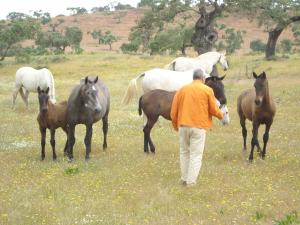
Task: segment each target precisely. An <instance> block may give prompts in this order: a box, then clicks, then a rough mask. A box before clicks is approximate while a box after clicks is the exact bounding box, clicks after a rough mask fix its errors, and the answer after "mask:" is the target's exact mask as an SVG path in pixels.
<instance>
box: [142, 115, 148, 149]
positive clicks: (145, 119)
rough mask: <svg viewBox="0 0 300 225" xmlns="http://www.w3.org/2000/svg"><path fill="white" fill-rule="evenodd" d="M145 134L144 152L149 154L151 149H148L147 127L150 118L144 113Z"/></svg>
mask: <svg viewBox="0 0 300 225" xmlns="http://www.w3.org/2000/svg"><path fill="white" fill-rule="evenodd" d="M143 125H144V126H143V132H144V152H145V153H149V148H148V138H147V135H146V132H147V131H146V129H147V128H146V126H147V125H148V117H147V115H146V114H145V113H143Z"/></svg>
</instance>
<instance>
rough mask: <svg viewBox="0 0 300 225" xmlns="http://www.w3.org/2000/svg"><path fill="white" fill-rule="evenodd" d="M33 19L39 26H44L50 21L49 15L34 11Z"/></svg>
mask: <svg viewBox="0 0 300 225" xmlns="http://www.w3.org/2000/svg"><path fill="white" fill-rule="evenodd" d="M33 17H34V18H36V19H38V20H40V21H41V24H43V25H45V24H47V23H49V22H50V21H51V16H50V13H48V12H43V11H42V10H38V11H34V12H33Z"/></svg>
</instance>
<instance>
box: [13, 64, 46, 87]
mask: <svg viewBox="0 0 300 225" xmlns="http://www.w3.org/2000/svg"><path fill="white" fill-rule="evenodd" d="M50 76H52V73H51V72H50V71H49V70H48V69H45V68H44V69H40V70H36V69H34V68H32V67H21V68H20V69H18V70H17V72H16V86H18V87H22V86H23V87H24V88H25V89H26V90H28V91H31V92H36V91H37V86H40V88H41V89H43V90H46V88H47V87H50V88H51V85H50V84H51V83H52V81H51V79H52V77H50Z"/></svg>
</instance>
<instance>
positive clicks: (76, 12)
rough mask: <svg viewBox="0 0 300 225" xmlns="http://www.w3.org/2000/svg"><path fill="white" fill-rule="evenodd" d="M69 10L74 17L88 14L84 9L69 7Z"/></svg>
mask: <svg viewBox="0 0 300 225" xmlns="http://www.w3.org/2000/svg"><path fill="white" fill-rule="evenodd" d="M67 10H69V11H71V13H72V16H74V15H82V14H86V13H88V11H87V10H86V9H85V8H83V7H69V8H67Z"/></svg>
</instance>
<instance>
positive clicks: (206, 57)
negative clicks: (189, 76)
mask: <svg viewBox="0 0 300 225" xmlns="http://www.w3.org/2000/svg"><path fill="white" fill-rule="evenodd" d="M218 62H219V63H220V64H221V65H222V67H223V69H224V70H227V69H228V62H227V59H226V56H225V53H220V52H206V53H204V54H202V55H199V56H198V57H196V58H188V57H178V58H176V59H174V60H173V61H172V62H171V63H169V64H167V65H166V66H165V69H169V70H174V71H187V70H192V69H199V68H200V69H202V70H203V71H204V72H205V73H207V74H209V75H210V74H211V72H212V70H213V66H214V65H215V64H217V63H218Z"/></svg>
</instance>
